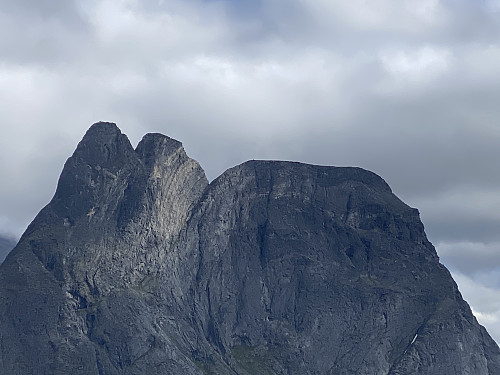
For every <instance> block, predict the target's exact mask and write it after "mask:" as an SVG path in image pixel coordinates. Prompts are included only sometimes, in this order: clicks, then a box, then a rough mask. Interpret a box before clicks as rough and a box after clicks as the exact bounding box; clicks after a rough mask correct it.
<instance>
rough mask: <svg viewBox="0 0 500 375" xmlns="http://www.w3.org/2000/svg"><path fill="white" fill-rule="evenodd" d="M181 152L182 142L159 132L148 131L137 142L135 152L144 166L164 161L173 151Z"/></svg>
mask: <svg viewBox="0 0 500 375" xmlns="http://www.w3.org/2000/svg"><path fill="white" fill-rule="evenodd" d="M179 151H180V152H183V151H184V149H183V148H182V143H181V142H179V141H177V140H175V139H172V138H170V137H167V136H165V135H163V134H159V133H148V134H146V135H145V136H144V137H143V138H142V140H141V141H140V142H139V144H138V145H137V148H136V152H137V154H138V155H139V158H140V159H141V160H142V161H143V162H144V164H145V165H146V166H151V165H153V164H155V163H158V162H165V161H166V159H168V158H169V157H170V156H171V155H172V154H174V153H175V152H179Z"/></svg>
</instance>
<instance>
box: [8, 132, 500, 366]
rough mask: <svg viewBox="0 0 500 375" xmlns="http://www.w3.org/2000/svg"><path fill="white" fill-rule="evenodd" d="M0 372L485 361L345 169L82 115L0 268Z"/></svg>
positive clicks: (452, 296) (387, 202) (378, 206)
mask: <svg viewBox="0 0 500 375" xmlns="http://www.w3.org/2000/svg"><path fill="white" fill-rule="evenodd" d="M0 373H2V374H6V375H10V374H16V375H17V374H19V375H21V374H22V375H25V374H47V375H48V374H72V375H78V374H96V375H115V374H116V375H118V374H137V375H139V374H140V375H144V374H200V375H201V374H222V375H225V374H228V375H229V374H240V375H252V374H259V375H261V374H263V375H266V374H297V375H299V374H300V375H303V374H311V375H312V374H315V375H316V374H342V375H344V374H345V375H347V374H366V375H368V374H370V375H372V374H384V375H396V374H400V375H402V374H416V373H418V374H433V375H452V374H453V375H455V374H477V375H496V374H500V350H499V348H498V346H497V345H496V344H495V342H494V341H493V340H492V339H491V338H490V336H489V335H488V333H487V332H486V331H485V329H484V328H483V327H481V326H480V325H479V324H478V323H477V321H476V319H475V318H474V316H473V315H472V313H471V311H470V309H469V306H468V305H467V303H466V302H464V301H463V299H462V297H461V295H460V293H459V292H458V289H457V286H456V284H455V283H454V281H453V279H452V278H451V276H450V274H449V272H448V271H447V270H446V269H445V267H444V266H443V265H441V264H440V263H439V260H438V257H437V255H436V252H435V250H434V248H433V246H432V244H431V243H430V242H429V241H428V240H427V238H426V235H425V233H424V229H423V225H422V223H421V222H420V219H419V214H418V211H417V210H416V209H412V208H410V207H408V206H407V205H405V204H404V203H403V202H401V201H400V200H399V199H398V198H397V197H396V196H395V195H393V194H392V192H391V190H390V188H389V186H388V185H387V184H386V183H385V182H384V181H383V180H382V179H381V178H380V177H378V176H377V175H375V174H373V173H371V172H368V171H365V170H363V169H360V168H336V167H320V166H312V165H306V164H300V163H291V162H276V161H272V162H271V161H249V162H246V163H244V164H242V165H239V166H237V167H234V168H232V169H230V170H228V171H226V172H225V173H224V174H222V175H221V176H220V177H219V178H217V179H216V180H215V181H213V182H212V183H210V184H209V183H208V181H207V179H206V177H205V174H204V172H203V170H202V169H201V167H200V166H199V164H198V163H197V162H196V161H194V160H192V159H190V158H189V157H188V156H187V155H186V153H185V152H184V149H183V148H182V145H181V143H179V142H178V141H175V140H173V139H171V138H168V137H166V136H163V135H161V134H147V135H146V136H145V137H144V138H143V140H142V141H141V142H140V143H139V145H138V146H137V148H136V149H135V150H134V149H133V147H132V146H131V144H130V142H129V141H128V139H127V137H126V136H125V135H123V134H121V132H120V130H119V129H118V128H117V127H116V125H114V124H112V123H97V124H95V125H93V126H92V127H91V128H90V129H89V131H88V132H87V134H86V135H85V137H84V138H83V140H82V141H81V142H80V144H79V145H78V147H77V149H76V151H75V152H74V154H73V156H72V157H71V158H69V159H68V161H67V162H66V164H65V166H64V170H63V172H62V174H61V177H60V180H59V184H58V187H57V191H56V193H55V196H54V198H53V199H52V201H51V202H50V203H49V204H48V205H47V206H46V207H45V208H43V209H42V211H41V212H40V213H39V214H38V216H37V217H36V218H35V220H34V221H33V222H32V223H31V225H30V226H29V227H28V229H27V230H26V232H25V233H24V235H23V236H22V238H21V240H20V242H19V244H18V245H17V246H16V248H15V249H14V250H13V251H12V253H11V254H10V255H9V256H8V257H7V258H6V260H5V262H4V263H3V264H2V266H1V268H0Z"/></svg>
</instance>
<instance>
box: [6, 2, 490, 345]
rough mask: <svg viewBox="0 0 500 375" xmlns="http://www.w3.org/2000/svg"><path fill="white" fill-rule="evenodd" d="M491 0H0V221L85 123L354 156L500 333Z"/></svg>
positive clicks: (251, 149) (44, 178) (47, 185)
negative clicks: (416, 219)
mask: <svg viewBox="0 0 500 375" xmlns="http://www.w3.org/2000/svg"><path fill="white" fill-rule="evenodd" d="M499 101H500V0H441V1H440V0H370V1H365V0H349V1H344V0H286V1H285V0H265V1H262V0H254V1H250V0H248V1H246V0H233V1H229V0H226V1H224V0H222V1H215V0H214V1H202V0H182V1H181V0H179V1H176V0H164V1H162V0H156V1H153V0H151V1H148V0H142V1H134V0H109V1H101V0H87V1H75V0H65V1H55V0H1V1H0V124H1V131H2V132H1V136H0V173H1V176H2V183H1V184H0V234H8V235H14V236H19V235H20V234H21V233H22V232H23V231H24V229H25V228H26V226H27V224H28V223H29V222H30V221H31V220H32V219H33V217H34V216H35V215H36V213H37V212H38V211H39V210H40V209H41V207H43V206H44V205H45V204H46V203H47V202H48V201H49V200H50V198H51V197H52V195H53V193H54V191H55V187H56V183H57V178H58V175H59V173H60V172H61V169H62V166H63V164H64V162H65V160H66V158H67V157H68V156H70V155H71V153H72V152H73V150H74V148H75V146H76V144H77V143H78V141H79V140H80V139H81V137H82V136H83V134H84V133H85V131H86V130H87V128H88V127H89V126H90V125H91V124H92V123H94V122H96V121H99V120H105V121H113V122H116V123H117V124H118V126H119V127H120V128H121V129H122V131H123V132H124V133H126V134H127V135H128V136H129V138H130V139H131V141H132V143H133V144H137V142H138V141H139V140H140V138H141V137H142V136H143V135H144V134H145V133H147V132H161V133H163V134H166V135H169V136H171V137H173V138H176V139H178V140H180V141H182V142H183V144H184V146H185V149H186V151H187V152H188V154H189V155H190V156H191V157H193V158H195V159H196V160H198V161H199V162H200V163H201V165H202V166H203V167H204V168H205V171H206V173H207V176H208V178H209V179H213V178H215V177H216V176H217V175H219V174H220V173H222V172H223V171H224V170H225V169H226V168H228V167H231V166H233V165H235V164H238V163H240V162H243V161H245V160H248V159H286V160H295V161H302V162H307V163H315V164H325V165H336V166H361V167H363V168H366V169H370V170H372V171H374V172H376V173H378V174H380V175H381V176H382V177H383V178H384V179H385V180H386V181H387V182H388V183H389V184H390V185H391V187H392V189H393V191H394V192H395V193H396V194H397V195H398V196H399V197H400V198H402V199H403V200H404V201H405V202H406V203H408V204H409V205H411V206H414V207H417V208H418V209H419V210H420V212H421V217H422V220H423V222H424V225H425V227H426V231H427V234H428V237H429V239H430V240H431V241H432V242H433V243H434V245H435V246H436V248H437V250H438V253H439V255H440V256H441V259H442V261H443V263H444V264H446V265H447V266H448V268H449V269H450V270H451V271H452V273H453V275H454V277H455V280H456V281H457V282H458V284H459V287H460V289H461V291H462V293H463V295H464V296H465V298H466V300H467V301H468V302H469V303H470V304H471V306H472V308H473V310H474V312H475V313H476V316H477V317H478V319H479V321H480V322H481V323H482V324H484V325H485V326H486V327H487V328H488V330H489V332H490V333H491V334H492V336H494V338H495V339H496V340H497V342H500V162H499V161H500V103H499Z"/></svg>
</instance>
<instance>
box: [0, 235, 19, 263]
mask: <svg viewBox="0 0 500 375" xmlns="http://www.w3.org/2000/svg"><path fill="white" fill-rule="evenodd" d="M14 246H16V242H15V241H14V240H13V239H11V238H7V237H0V264H1V263H2V262H3V260H4V259H5V257H6V256H7V254H8V253H9V252H10V251H11V250H12V249H13V248H14Z"/></svg>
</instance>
